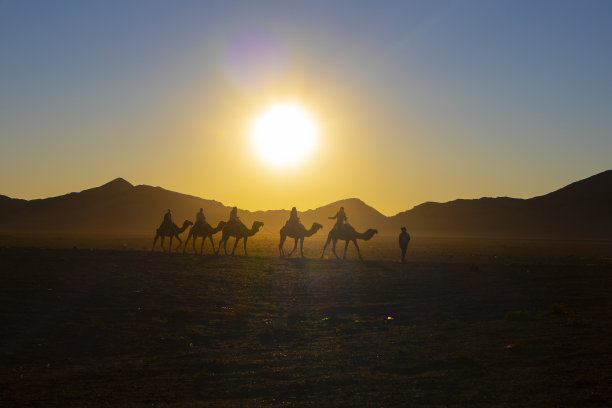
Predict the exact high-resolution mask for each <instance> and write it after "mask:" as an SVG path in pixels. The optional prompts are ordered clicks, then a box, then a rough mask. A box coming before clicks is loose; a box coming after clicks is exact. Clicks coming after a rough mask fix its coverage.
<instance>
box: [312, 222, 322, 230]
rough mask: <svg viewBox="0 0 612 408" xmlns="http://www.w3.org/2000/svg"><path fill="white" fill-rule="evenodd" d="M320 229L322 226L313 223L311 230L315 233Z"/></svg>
mask: <svg viewBox="0 0 612 408" xmlns="http://www.w3.org/2000/svg"><path fill="white" fill-rule="evenodd" d="M321 228H323V226H322V225H321V224H319V223H318V222H315V223H313V224H312V229H313V230H314V231H315V232H316V231H318V230H320V229H321Z"/></svg>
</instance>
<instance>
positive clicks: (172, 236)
mask: <svg viewBox="0 0 612 408" xmlns="http://www.w3.org/2000/svg"><path fill="white" fill-rule="evenodd" d="M173 239H174V235H170V244H169V245H168V253H170V252H172V240H173Z"/></svg>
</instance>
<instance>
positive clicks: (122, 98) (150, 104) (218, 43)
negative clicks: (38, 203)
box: [0, 0, 612, 215]
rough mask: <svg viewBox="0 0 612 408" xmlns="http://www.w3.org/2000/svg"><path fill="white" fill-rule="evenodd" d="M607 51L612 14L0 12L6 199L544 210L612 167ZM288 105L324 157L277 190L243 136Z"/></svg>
mask: <svg viewBox="0 0 612 408" xmlns="http://www.w3.org/2000/svg"><path fill="white" fill-rule="evenodd" d="M611 49H612V3H611V2H609V1H587V2H578V1H398V2H393V1H386V2H372V1H347V2H342V1H335V2H329V1H325V2H318V1H307V2H306V1H304V2H290V1H285V2H281V1H267V2H232V1H222V2H208V1H207V2H199V1H173V2H170V1H121V2H119V1H104V2H83V1H54V2H47V1H27V0H26V1H0V56H1V57H0V58H1V64H0V194H5V195H9V196H11V197H19V198H38V197H46V196H51V195H58V194H63V193H66V192H69V191H78V190H81V189H84V188H88V187H92V186H95V185H99V184H102V183H104V182H106V181H108V180H110V179H112V178H114V177H118V176H121V177H124V178H126V179H128V180H129V181H131V182H132V183H134V184H141V183H142V184H153V185H161V186H163V187H166V188H169V189H172V190H176V191H181V192H185V193H189V194H194V195H199V196H202V197H206V198H214V199H217V200H220V201H222V202H224V203H226V204H236V205H238V206H240V207H242V208H247V209H265V208H290V207H291V206H292V205H294V203H298V206H299V207H305V208H312V207H315V206H318V205H323V204H326V203H328V202H331V201H334V200H338V199H341V198H346V197H359V198H361V199H363V200H364V201H366V202H367V203H369V204H371V205H373V206H374V207H376V208H378V209H379V210H381V211H382V212H383V213H385V214H388V215H391V214H394V213H396V212H398V211H402V210H405V209H408V208H411V207H412V206H413V205H416V204H419V203H420V202H423V201H446V200H451V199H455V198H476V197H480V196H498V195H508V196H514V197H530V196H534V195H539V194H543V193H546V192H548V191H551V190H553V189H556V188H559V187H562V186H563V185H565V184H567V183H569V182H571V181H575V180H577V179H580V178H584V177H588V176H590V175H592V174H594V173H597V172H600V171H603V170H606V169H609V168H612V166H611V165H610V157H612V155H611V154H610V153H611V152H612V115H611V113H612V75H610V73H611V72H612V53H610V50H611ZM253 50H255V51H253ZM286 98H292V99H297V100H299V101H301V102H303V103H304V105H306V106H308V107H309V108H310V109H311V110H312V111H313V112H316V115H315V116H316V117H317V118H318V120H319V121H320V122H321V123H322V127H323V128H324V129H325V132H324V134H323V135H322V136H321V137H322V138H323V139H324V141H325V144H324V148H322V151H321V152H320V154H317V155H315V157H314V158H313V159H312V162H311V163H310V167H305V168H303V169H294V170H291V171H287V172H283V174H282V175H278V174H277V175H272V174H269V173H266V172H265V170H261V169H259V167H258V166H260V165H259V164H258V163H257V161H256V160H251V158H249V157H250V156H249V153H248V152H247V151H246V150H245V151H243V150H244V149H246V148H244V145H245V143H244V138H243V135H242V134H241V132H242V129H243V128H244V124H245V123H247V122H248V121H249V120H250V118H251V117H252V115H253V114H254V113H255V112H257V111H259V110H261V108H262V107H264V106H265V105H266V104H267V103H270V102H272V101H277V100H283V99H286ZM203 158H206V159H205V160H204V159H203ZM234 160H235V161H236V162H237V163H236V164H231V163H232V161H234ZM213 175H214V176H213ZM262 197H266V199H265V200H264V199H263V198H262Z"/></svg>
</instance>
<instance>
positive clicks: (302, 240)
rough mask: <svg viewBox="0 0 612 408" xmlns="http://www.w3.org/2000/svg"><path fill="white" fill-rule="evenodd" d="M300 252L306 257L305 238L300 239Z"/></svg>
mask: <svg viewBox="0 0 612 408" xmlns="http://www.w3.org/2000/svg"><path fill="white" fill-rule="evenodd" d="M300 254H302V258H303V257H304V238H301V239H300Z"/></svg>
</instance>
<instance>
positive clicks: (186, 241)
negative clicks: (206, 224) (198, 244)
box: [183, 231, 195, 253]
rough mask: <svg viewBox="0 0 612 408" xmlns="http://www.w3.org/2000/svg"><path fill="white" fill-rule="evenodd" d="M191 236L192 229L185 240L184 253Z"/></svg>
mask: <svg viewBox="0 0 612 408" xmlns="http://www.w3.org/2000/svg"><path fill="white" fill-rule="evenodd" d="M189 238H191V231H189V235H187V239H186V240H185V246H184V247H183V253H185V251H187V243H188V242H189ZM193 243H194V245H195V239H194V240H193Z"/></svg>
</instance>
